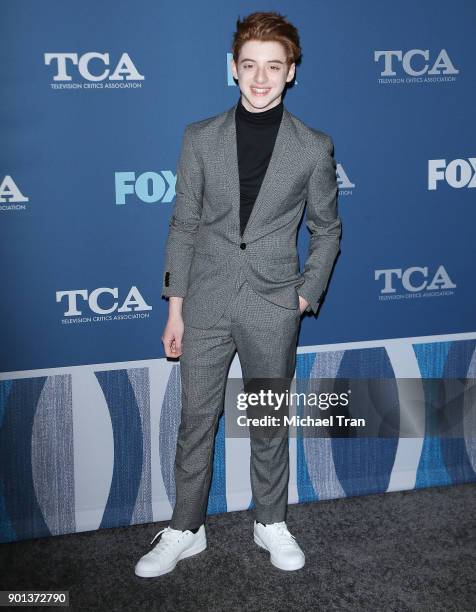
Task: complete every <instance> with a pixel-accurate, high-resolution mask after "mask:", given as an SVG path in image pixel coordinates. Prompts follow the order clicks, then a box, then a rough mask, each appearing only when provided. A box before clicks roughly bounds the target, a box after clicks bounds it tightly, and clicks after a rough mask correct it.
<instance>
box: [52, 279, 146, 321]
mask: <svg viewBox="0 0 476 612" xmlns="http://www.w3.org/2000/svg"><path fill="white" fill-rule="evenodd" d="M102 296H109V297H108V298H105V299H103V302H108V303H109V305H108V306H106V304H103V306H100V305H99V300H100V299H101V298H102ZM111 296H112V298H113V299H112V300H111ZM118 297H119V289H118V288H117V287H114V288H112V289H111V288H109V287H99V288H98V289H94V290H93V291H91V292H90V293H89V292H88V290H87V289H71V290H69V291H57V292H56V301H57V302H58V303H60V302H61V301H62V300H63V298H66V304H67V310H66V311H65V312H64V316H65V317H77V316H80V315H82V314H83V312H82V310H80V309H79V307H78V300H79V299H81V300H82V301H83V303H85V304H86V305H87V306H88V307H89V309H90V310H91V311H92V312H94V313H96V314H100V315H105V314H110V313H111V312H142V311H145V310H152V306H149V305H148V304H147V303H146V301H145V300H144V298H143V297H142V295H141V294H140V291H139V289H137V287H134V286H133V287H131V289H130V290H129V293H128V294H127V296H126V298H125V299H124V301H123V302H122V304H121V305H119V302H118Z"/></svg>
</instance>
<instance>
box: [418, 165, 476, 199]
mask: <svg viewBox="0 0 476 612" xmlns="http://www.w3.org/2000/svg"><path fill="white" fill-rule="evenodd" d="M439 181H446V182H447V183H448V185H449V186H450V187H453V188H454V189H461V188H462V187H468V189H471V188H474V187H476V157H470V158H469V159H468V161H466V160H465V159H453V160H452V161H450V162H449V163H448V164H447V163H446V159H429V160H428V191H432V190H435V189H436V188H437V187H438V182H439Z"/></svg>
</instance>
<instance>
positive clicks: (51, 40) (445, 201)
mask: <svg viewBox="0 0 476 612" xmlns="http://www.w3.org/2000/svg"><path fill="white" fill-rule="evenodd" d="M0 10H1V22H2V36H1V37H0V48H1V52H2V62H1V64H0V79H1V94H0V95H1V98H0V109H1V113H0V132H1V142H2V146H1V147H0V232H1V233H0V256H1V263H2V281H3V282H2V299H1V300H0V372H1V374H0V541H13V540H21V539H25V538H31V537H39V536H48V535H56V534H62V533H69V532H75V531H84V530H91V529H98V528H104V527H113V526H118V525H128V524H134V523H140V522H150V521H157V520H165V519H168V518H169V517H170V516H171V511H172V508H173V505H174V502H175V497H174V495H175V492H174V479H173V469H172V468H173V459H174V451H175V440H176V436H177V428H178V423H179V421H180V391H181V389H180V362H179V361H177V360H168V359H166V358H165V356H164V351H163V347H162V343H161V339H160V338H161V334H162V332H163V328H164V325H165V322H166V317H167V310H168V303H167V301H166V300H165V299H164V298H162V297H161V288H162V272H163V261H164V255H165V251H164V249H165V240H166V236H167V230H168V221H169V218H170V216H171V213H172V209H173V205H174V198H175V180H176V164H177V159H178V155H179V152H180V146H181V142H182V136H183V130H184V128H185V126H186V125H187V124H188V123H190V122H193V121H198V120H200V119H204V118H206V117H211V116H213V115H216V114H218V113H221V112H223V111H224V110H227V109H228V108H230V107H231V106H232V105H233V104H235V102H236V101H237V100H238V97H239V89H238V87H237V85H236V83H235V82H234V80H233V78H232V75H231V72H230V69H229V60H230V58H231V53H230V47H231V39H232V34H233V31H234V29H235V24H236V20H237V19H238V18H243V17H244V16H246V15H247V14H249V13H251V12H253V11H257V10H273V11H278V12H279V13H281V14H283V15H285V16H287V17H288V19H289V20H290V21H291V22H292V23H294V24H295V25H296V27H297V28H298V29H299V32H300V36H301V43H302V48H303V61H302V64H301V66H299V67H298V70H297V78H296V81H295V83H294V85H293V87H291V88H290V89H289V90H288V91H287V93H286V95H285V98H284V103H285V106H286V107H287V108H288V110H290V111H291V112H292V113H293V114H295V115H296V116H297V117H299V118H300V119H301V120H303V121H304V122H305V123H307V124H308V125H310V126H312V127H314V128H316V129H319V130H322V131H324V132H326V133H328V134H329V135H331V136H332V139H333V141H334V144H335V158H336V162H337V175H338V184H339V198H338V206H339V214H340V216H341V218H342V223H343V234H342V242H341V253H340V254H339V257H338V259H337V261H336V264H335V267H334V270H333V274H332V277H331V280H330V283H329V288H328V292H327V295H326V297H325V299H324V300H323V303H322V305H321V308H320V311H319V313H318V316H317V317H315V316H305V317H303V320H302V324H301V330H300V337H299V348H298V359H297V367H296V378H297V379H298V378H299V379H300V380H306V379H310V378H312V377H327V378H335V379H336V380H337V379H339V378H358V377H366V378H369V379H371V378H373V379H379V378H390V379H394V380H395V393H396V397H397V398H398V402H397V404H396V407H395V410H396V413H397V415H398V412H399V411H400V410H403V408H404V402H405V397H404V393H400V394H399V389H400V387H399V380H401V379H403V378H416V379H421V397H422V399H423V402H425V399H428V405H430V403H431V402H430V398H428V390H427V388H426V387H425V384H424V383H425V379H427V378H438V377H443V378H445V377H447V378H452V377H454V378H468V379H469V378H471V377H476V375H475V374H476V291H475V286H474V278H475V269H476V265H475V262H476V246H475V245H476V241H475V227H476V127H475V121H474V99H475V83H476V62H475V58H476V38H475V37H474V25H475V20H476V7H475V5H474V4H473V3H471V2H467V1H464V0H456V1H455V2H454V3H453V4H452V5H451V7H449V6H448V4H447V3H445V2H442V1H440V0H438V1H437V2H430V1H429V0H427V1H425V2H420V3H414V2H412V1H410V0H400V2H398V3H390V4H389V3H381V2H378V1H377V0H367V1H366V2H361V3H357V4H356V3H354V2H352V1H351V0H338V1H337V2H325V1H324V0H322V1H315V0H314V1H311V0H298V1H295V2H290V1H289V0H277V1H276V2H272V3H270V2H267V1H266V2H264V3H260V4H257V3H256V2H237V1H230V2H226V3H223V2H218V0H210V1H206V2H192V1H191V0H182V1H180V2H172V1H171V0H159V1H155V2H152V1H151V0H142V1H141V0H139V1H138V2H136V3H134V4H131V3H130V2H126V1H125V0H121V1H117V0H116V1H114V2H112V1H109V0H108V1H104V2H101V3H94V2H85V3H80V4H77V3H76V4H65V3H64V2H60V1H59V0H45V2H42V3H37V2H33V1H31V0H30V1H26V2H22V3H15V2H13V1H12V0H10V1H6V2H4V3H3V4H2V7H1V9H0ZM305 220H306V218H305V215H304V217H303V221H302V223H301V226H300V231H299V235H298V247H299V254H300V260H301V266H302V265H303V262H304V261H305V259H306V256H307V249H308V246H309V231H308V230H307V228H306V225H305ZM229 375H230V376H235V377H239V376H240V364H239V359H238V356H235V359H234V361H233V363H232V367H231V369H230V374H229ZM423 416H424V418H425V415H423ZM473 431H474V428H473ZM470 434H471V429H470V428H467V429H465V427H464V426H463V425H462V427H461V435H460V436H459V437H454V438H452V439H442V438H438V437H434V436H432V437H430V436H428V437H422V438H414V439H410V438H406V437H403V436H402V437H400V438H399V437H398V436H397V437H394V438H392V439H358V440H357V439H342V438H334V439H317V438H314V439H312V438H301V437H300V436H297V437H293V438H290V456H291V478H290V485H289V501H290V503H297V502H300V501H309V500H319V499H329V498H334V497H340V496H350V495H360V494H366V493H373V492H384V491H390V490H398V489H411V488H415V487H422V486H433V485H441V484H448V485H450V484H453V483H461V482H469V481H474V480H476V441H475V440H474V438H473V437H472V436H471V435H470ZM248 461H249V440H246V439H233V438H228V437H227V436H226V435H225V416H223V417H222V419H221V421H220V426H219V429H218V433H217V441H216V451H215V456H214V475H213V482H212V487H211V491H210V498H209V512H210V513H214V512H224V511H229V510H236V509H246V508H249V507H252V500H251V491H250V485H249V466H248Z"/></svg>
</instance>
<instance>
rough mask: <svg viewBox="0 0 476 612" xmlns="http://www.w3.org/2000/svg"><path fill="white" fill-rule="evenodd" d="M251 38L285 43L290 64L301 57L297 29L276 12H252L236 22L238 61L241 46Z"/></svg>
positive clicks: (234, 57) (234, 36)
mask: <svg viewBox="0 0 476 612" xmlns="http://www.w3.org/2000/svg"><path fill="white" fill-rule="evenodd" d="M249 40H261V41H275V42H279V43H281V44H282V45H283V47H284V50H285V53H286V61H287V63H288V66H290V65H291V64H292V63H293V62H295V63H296V64H297V63H299V61H300V59H301V46H300V42H299V34H298V31H297V29H296V28H295V27H294V26H293V25H292V23H289V21H287V19H286V18H285V17H284V16H283V15H280V14H279V13H275V12H268V13H262V12H257V13H251V14H250V15H248V17H245V18H244V19H243V20H242V21H240V19H238V20H237V22H236V32H235V33H234V34H233V43H232V51H233V59H234V60H235V62H238V56H239V55H240V51H241V47H242V46H243V45H244V44H245V42H247V41H249Z"/></svg>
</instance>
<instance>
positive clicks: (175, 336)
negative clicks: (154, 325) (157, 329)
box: [162, 313, 184, 357]
mask: <svg viewBox="0 0 476 612" xmlns="http://www.w3.org/2000/svg"><path fill="white" fill-rule="evenodd" d="M183 330H184V323H183V319H182V315H181V314H179V313H174V314H169V318H168V320H167V324H166V325H165V329H164V333H163V334H162V343H163V345H164V350H165V354H166V356H167V357H180V355H181V354H182V338H183Z"/></svg>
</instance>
